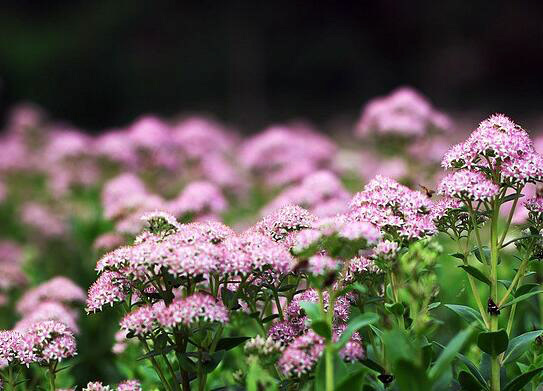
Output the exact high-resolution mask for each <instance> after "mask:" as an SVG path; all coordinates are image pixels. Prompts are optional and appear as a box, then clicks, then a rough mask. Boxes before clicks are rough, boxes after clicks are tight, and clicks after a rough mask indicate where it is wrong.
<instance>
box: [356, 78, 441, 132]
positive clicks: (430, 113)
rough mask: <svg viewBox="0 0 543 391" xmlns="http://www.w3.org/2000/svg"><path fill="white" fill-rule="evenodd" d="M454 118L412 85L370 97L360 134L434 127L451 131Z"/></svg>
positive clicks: (427, 129) (422, 129) (424, 129)
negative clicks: (441, 110) (438, 108)
mask: <svg viewBox="0 0 543 391" xmlns="http://www.w3.org/2000/svg"><path fill="white" fill-rule="evenodd" d="M450 127H451V124H450V120H449V119H448V118H447V117H446V116H445V115H444V114H443V113H440V112H438V111H436V110H435V109H434V108H433V107H432V106H431V104H430V102H428V101H427V100H426V99H425V98H424V97H423V96H422V95H420V94H419V93H418V92H417V91H415V90H414V89H412V88H409V87H403V88H398V89H396V90H395V91H393V92H392V93H391V94H390V95H388V96H386V97H380V98H375V99H373V100H372V101H370V102H369V103H368V104H367V105H366V107H364V110H363V111H362V116H361V118H360V120H359V122H358V124H357V126H356V134H357V135H358V136H362V137H365V136H368V135H370V134H372V135H378V136H382V135H386V134H397V135H400V136H404V137H413V136H417V137H418V136H422V135H424V134H426V133H427V132H429V131H431V130H433V129H439V130H441V131H447V130H448V129H449V128H450Z"/></svg>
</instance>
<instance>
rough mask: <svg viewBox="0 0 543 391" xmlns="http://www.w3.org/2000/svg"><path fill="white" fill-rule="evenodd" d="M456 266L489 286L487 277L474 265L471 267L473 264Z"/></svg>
mask: <svg viewBox="0 0 543 391" xmlns="http://www.w3.org/2000/svg"><path fill="white" fill-rule="evenodd" d="M458 267H459V268H460V269H464V270H465V271H466V272H467V273H468V274H471V275H472V276H473V277H475V278H476V279H478V280H479V281H481V282H484V283H485V284H487V285H489V286H490V285H491V282H490V280H489V279H488V277H487V276H485V275H484V274H483V272H482V271H480V270H479V269H477V268H476V267H473V266H470V265H460V266H458Z"/></svg>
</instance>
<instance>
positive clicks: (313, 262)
mask: <svg viewBox="0 0 543 391" xmlns="http://www.w3.org/2000/svg"><path fill="white" fill-rule="evenodd" d="M339 266H340V264H339V262H338V261H337V260H335V259H332V258H330V257H329V256H326V255H313V256H312V257H311V258H309V261H308V269H309V272H310V273H311V274H314V275H321V276H323V275H326V274H328V273H330V272H333V271H336V270H337V269H338V268H339Z"/></svg>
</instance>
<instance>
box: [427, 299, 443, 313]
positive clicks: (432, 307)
mask: <svg viewBox="0 0 543 391" xmlns="http://www.w3.org/2000/svg"><path fill="white" fill-rule="evenodd" d="M440 305H441V302H440V301H436V302H435V303H432V304H429V305H428V311H432V310H433V309H436V308H437V307H439V306H440Z"/></svg>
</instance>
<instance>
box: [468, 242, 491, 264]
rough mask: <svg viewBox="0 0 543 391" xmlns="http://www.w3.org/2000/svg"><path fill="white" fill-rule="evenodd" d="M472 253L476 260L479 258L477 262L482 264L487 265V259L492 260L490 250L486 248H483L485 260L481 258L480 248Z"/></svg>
mask: <svg viewBox="0 0 543 391" xmlns="http://www.w3.org/2000/svg"><path fill="white" fill-rule="evenodd" d="M471 252H472V253H473V255H475V258H477V260H478V261H479V262H481V263H485V259H490V249H489V248H488V247H486V246H483V255H484V256H485V258H483V257H482V256H481V253H480V252H479V248H478V247H476V248H474V249H473V250H471Z"/></svg>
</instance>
